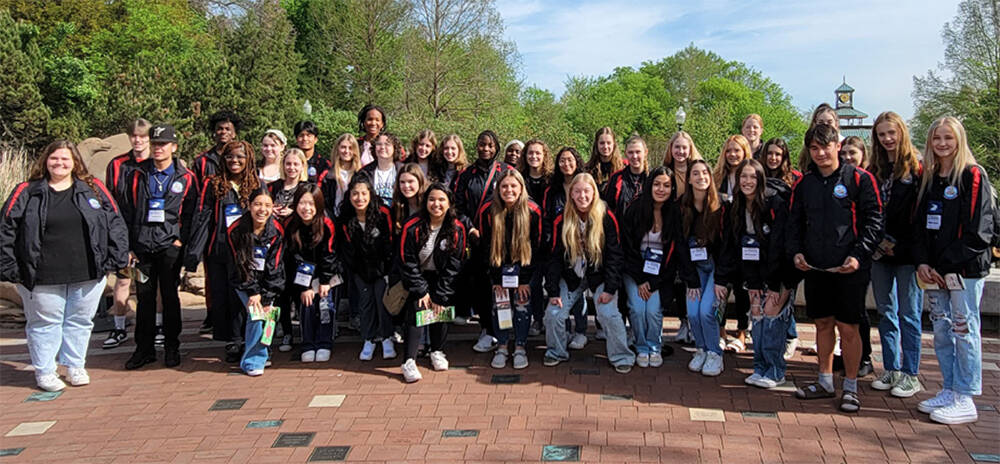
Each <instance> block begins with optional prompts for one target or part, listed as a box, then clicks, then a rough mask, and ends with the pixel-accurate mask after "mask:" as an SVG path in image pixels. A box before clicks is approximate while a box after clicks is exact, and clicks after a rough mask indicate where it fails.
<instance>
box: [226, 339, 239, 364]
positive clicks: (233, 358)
mask: <svg viewBox="0 0 1000 464" xmlns="http://www.w3.org/2000/svg"><path fill="white" fill-rule="evenodd" d="M242 355H243V350H241V349H240V346H239V345H237V344H235V343H230V344H228V345H226V362H228V363H234V362H238V361H239V360H240V357H242Z"/></svg>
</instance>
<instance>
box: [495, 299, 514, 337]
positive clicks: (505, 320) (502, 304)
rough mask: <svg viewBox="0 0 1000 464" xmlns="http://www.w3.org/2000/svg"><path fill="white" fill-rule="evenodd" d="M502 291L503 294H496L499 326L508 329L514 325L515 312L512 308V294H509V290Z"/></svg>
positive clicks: (501, 328)
mask: <svg viewBox="0 0 1000 464" xmlns="http://www.w3.org/2000/svg"><path fill="white" fill-rule="evenodd" d="M500 293H502V294H497V295H495V298H496V308H497V327H499V328H500V330H507V329H510V328H512V327H514V313H513V311H512V310H511V305H510V296H509V295H508V294H507V291H506V290H504V291H502V292H500Z"/></svg>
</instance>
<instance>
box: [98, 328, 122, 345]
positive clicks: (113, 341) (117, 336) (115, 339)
mask: <svg viewBox="0 0 1000 464" xmlns="http://www.w3.org/2000/svg"><path fill="white" fill-rule="evenodd" d="M125 340H128V332H126V331H124V330H118V329H112V330H111V332H108V338H107V339H106V340H104V344H103V345H101V347H102V348H104V349H105V350H107V349H111V348H117V347H118V346H119V345H121V344H122V343H125Z"/></svg>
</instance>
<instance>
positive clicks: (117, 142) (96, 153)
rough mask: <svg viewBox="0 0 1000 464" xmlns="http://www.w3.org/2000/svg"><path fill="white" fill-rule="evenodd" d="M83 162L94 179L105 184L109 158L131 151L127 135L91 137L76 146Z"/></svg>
mask: <svg viewBox="0 0 1000 464" xmlns="http://www.w3.org/2000/svg"><path fill="white" fill-rule="evenodd" d="M76 147H77V149H79V150H80V156H81V157H82V158H83V162H84V163H86V164H87V170H88V171H90V174H91V175H93V176H94V177H96V178H98V179H101V181H102V182H107V179H105V178H104V172H105V171H106V170H107V168H108V163H110V162H111V158H114V157H116V156H118V155H120V154H122V153H126V152H128V151H129V150H131V149H132V144H131V143H130V142H129V141H128V134H125V133H121V134H115V135H112V136H111V137H108V138H105V139H99V138H97V137H91V138H89V139H86V140H84V141H82V142H80V143H79V144H77V146H76Z"/></svg>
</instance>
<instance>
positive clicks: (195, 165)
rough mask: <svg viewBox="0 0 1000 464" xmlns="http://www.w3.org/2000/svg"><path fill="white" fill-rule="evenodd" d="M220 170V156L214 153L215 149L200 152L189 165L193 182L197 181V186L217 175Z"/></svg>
mask: <svg viewBox="0 0 1000 464" xmlns="http://www.w3.org/2000/svg"><path fill="white" fill-rule="evenodd" d="M221 169H222V156H220V155H219V153H217V152H216V151H215V147H212V148H209V149H208V150H205V151H203V152H201V154H199V155H198V156H196V157H195V158H194V161H193V162H192V163H191V172H192V173H193V174H194V178H195V180H197V181H198V185H202V184H204V183H205V180H207V179H208V178H209V177H212V176H214V175H216V174H218V173H219V172H220V170H221Z"/></svg>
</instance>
